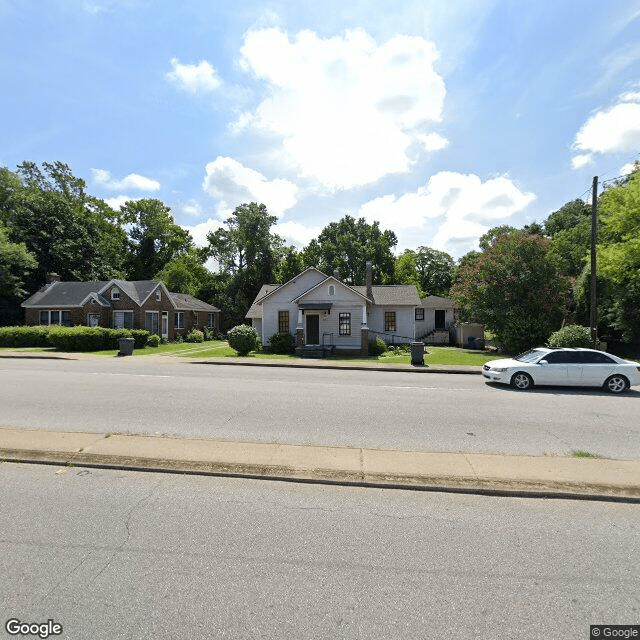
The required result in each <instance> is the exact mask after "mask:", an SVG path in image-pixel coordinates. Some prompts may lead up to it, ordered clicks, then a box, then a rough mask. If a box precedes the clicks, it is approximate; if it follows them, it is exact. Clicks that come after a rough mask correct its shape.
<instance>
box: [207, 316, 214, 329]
mask: <svg viewBox="0 0 640 640" xmlns="http://www.w3.org/2000/svg"><path fill="white" fill-rule="evenodd" d="M215 326H216V316H215V313H210V314H209V317H208V319H207V327H209V329H213V328H214V327H215Z"/></svg>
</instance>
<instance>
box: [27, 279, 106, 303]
mask: <svg viewBox="0 0 640 640" xmlns="http://www.w3.org/2000/svg"><path fill="white" fill-rule="evenodd" d="M106 284H108V282H107V281H104V280H103V281H90V282H52V283H51V284H47V285H45V286H44V287H43V288H42V289H40V291H36V292H35V293H34V294H33V295H32V296H30V297H29V298H27V299H26V300H25V301H24V302H23V303H22V306H23V307H79V306H81V305H82V304H83V303H84V302H85V300H87V298H89V297H90V296H91V294H97V292H98V291H100V290H101V289H102V288H103V287H104V286H105V285H106ZM98 300H99V302H100V303H101V304H102V303H103V302H104V303H106V304H109V303H108V302H107V301H106V300H105V299H104V298H102V297H101V296H98Z"/></svg>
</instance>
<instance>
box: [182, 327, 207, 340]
mask: <svg viewBox="0 0 640 640" xmlns="http://www.w3.org/2000/svg"><path fill="white" fill-rule="evenodd" d="M184 341H185V342H204V333H202V331H199V330H198V329H191V331H189V333H188V334H187V337H186V338H185V339H184Z"/></svg>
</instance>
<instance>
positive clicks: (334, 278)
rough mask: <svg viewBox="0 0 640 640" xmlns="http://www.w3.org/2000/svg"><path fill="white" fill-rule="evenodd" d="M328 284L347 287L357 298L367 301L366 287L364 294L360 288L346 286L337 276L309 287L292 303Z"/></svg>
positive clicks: (328, 277) (329, 277)
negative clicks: (332, 283)
mask: <svg viewBox="0 0 640 640" xmlns="http://www.w3.org/2000/svg"><path fill="white" fill-rule="evenodd" d="M327 282H335V283H336V284H339V285H341V286H342V287H345V288H346V289H349V290H350V291H353V293H355V294H356V295H357V296H360V297H361V298H364V299H365V300H367V296H366V287H365V292H364V293H362V292H360V291H358V287H351V286H349V285H348V284H345V283H344V282H342V280H338V278H336V277H335V276H327V277H326V278H325V279H324V280H322V281H321V282H318V284H314V285H313V286H312V287H309V288H308V289H307V290H306V291H303V292H302V293H301V294H300V295H298V296H296V297H295V298H293V300H291V302H298V300H300V298H302V297H304V296H306V295H307V294H309V293H311V292H312V291H313V290H314V289H317V288H318V287H321V286H323V285H326V284H327Z"/></svg>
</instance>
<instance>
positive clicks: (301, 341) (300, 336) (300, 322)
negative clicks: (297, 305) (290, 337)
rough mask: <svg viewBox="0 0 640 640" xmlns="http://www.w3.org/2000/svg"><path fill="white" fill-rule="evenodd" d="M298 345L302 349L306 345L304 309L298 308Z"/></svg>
mask: <svg viewBox="0 0 640 640" xmlns="http://www.w3.org/2000/svg"><path fill="white" fill-rule="evenodd" d="M296 347H298V348H300V349H302V347H304V325H303V317H302V309H298V324H297V326H296Z"/></svg>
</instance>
